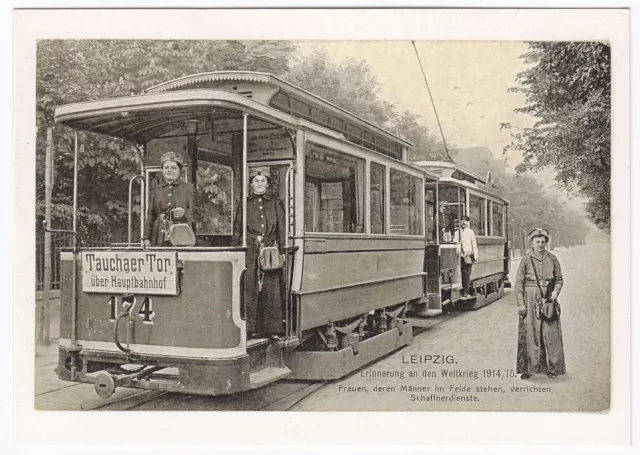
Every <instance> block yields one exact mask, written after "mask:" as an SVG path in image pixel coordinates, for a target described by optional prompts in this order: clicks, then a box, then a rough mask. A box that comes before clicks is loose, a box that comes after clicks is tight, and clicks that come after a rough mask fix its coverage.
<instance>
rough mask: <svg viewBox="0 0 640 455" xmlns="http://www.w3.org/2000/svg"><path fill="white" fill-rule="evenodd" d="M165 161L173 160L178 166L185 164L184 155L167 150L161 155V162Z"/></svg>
mask: <svg viewBox="0 0 640 455" xmlns="http://www.w3.org/2000/svg"><path fill="white" fill-rule="evenodd" d="M165 161H173V162H174V163H176V164H177V165H178V166H180V167H182V166H184V159H183V158H182V156H180V155H178V154H177V153H176V152H167V153H165V154H164V155H162V156H161V157H160V164H161V165H162V164H164V162H165Z"/></svg>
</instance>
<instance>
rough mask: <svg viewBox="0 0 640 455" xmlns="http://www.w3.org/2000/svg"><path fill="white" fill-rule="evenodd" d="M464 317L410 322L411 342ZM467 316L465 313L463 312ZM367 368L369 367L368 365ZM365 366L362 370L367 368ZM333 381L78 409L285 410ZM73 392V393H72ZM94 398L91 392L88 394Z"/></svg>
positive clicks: (131, 396)
mask: <svg viewBox="0 0 640 455" xmlns="http://www.w3.org/2000/svg"><path fill="white" fill-rule="evenodd" d="M460 314H465V312H462V311H456V310H454V311H451V312H448V313H443V314H441V315H439V316H437V317H434V318H429V319H412V320H411V321H412V322H413V324H414V327H413V330H414V342H415V341H420V335H422V334H424V333H425V332H426V333H433V334H435V333H437V332H439V331H440V330H442V327H437V326H439V325H440V324H442V323H443V322H446V321H447V320H449V319H452V318H454V317H457V316H459V315H460ZM467 314H468V313H467ZM397 352H398V351H395V352H393V353H390V354H388V355H387V356H385V357H382V358H380V359H378V360H382V359H383V358H386V357H388V356H389V355H394V354H396V353H397ZM368 366H369V365H368ZM368 366H365V367H364V368H367V367H368ZM359 371H360V370H356V371H354V372H352V373H351V374H350V375H348V376H347V377H350V376H352V375H354V374H358V373H359ZM331 382H333V381H293V380H281V381H279V382H277V383H274V384H272V385H270V386H267V387H264V388H260V389H256V390H252V391H249V392H245V393H242V394H238V395H229V396H220V397H211V396H198V395H184V394H180V393H172V392H164V391H155V390H136V389H125V388H120V389H118V391H117V392H116V394H114V396H113V397H111V398H110V399H108V400H102V399H100V398H98V397H97V395H96V396H95V397H92V398H93V399H91V400H89V401H88V402H86V403H83V404H82V405H81V406H80V407H81V409H82V410H92V411H129V410H138V411H143V410H176V409H179V410H184V411H286V410H289V409H291V408H292V407H294V406H295V405H296V404H297V403H299V402H301V401H302V400H304V399H305V398H307V397H309V396H310V395H311V394H313V393H314V392H316V391H317V390H320V389H321V388H322V387H324V386H325V385H327V384H329V383H331ZM81 387H83V388H85V389H86V388H88V387H91V389H93V387H92V386H89V385H87V384H75V383H73V384H69V383H65V384H64V385H63V386H59V387H57V388H53V389H50V390H46V391H44V392H42V393H39V394H37V395H36V408H40V409H44V408H42V407H39V406H38V405H37V402H38V398H41V399H42V398H43V396H44V395H48V394H54V395H56V394H57V395H58V396H59V399H58V400H55V399H54V401H58V402H63V401H64V400H65V397H70V396H73V394H74V392H75V391H76V390H80V389H79V388H81ZM74 389H75V390H74ZM92 393H93V394H94V395H95V392H92Z"/></svg>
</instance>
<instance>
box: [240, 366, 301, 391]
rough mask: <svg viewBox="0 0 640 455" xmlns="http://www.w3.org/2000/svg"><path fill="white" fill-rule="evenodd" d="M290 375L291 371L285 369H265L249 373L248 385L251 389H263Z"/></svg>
mask: <svg viewBox="0 0 640 455" xmlns="http://www.w3.org/2000/svg"><path fill="white" fill-rule="evenodd" d="M290 374H291V370H290V369H289V368H287V367H282V368H278V367H265V368H263V369H261V370H258V371H255V372H253V373H251V376H249V383H250V386H251V388H252V389H257V388H259V387H263V386H265V385H267V384H269V383H271V382H275V381H278V380H280V379H282V378H284V377H287V376H289V375H290Z"/></svg>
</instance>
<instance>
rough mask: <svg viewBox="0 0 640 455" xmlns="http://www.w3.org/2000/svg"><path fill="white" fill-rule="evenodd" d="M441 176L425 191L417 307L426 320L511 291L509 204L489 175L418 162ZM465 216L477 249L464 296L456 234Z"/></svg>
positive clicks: (477, 305)
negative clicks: (422, 288) (421, 293)
mask: <svg viewBox="0 0 640 455" xmlns="http://www.w3.org/2000/svg"><path fill="white" fill-rule="evenodd" d="M414 164H416V165H417V166H419V167H421V168H424V169H427V170H429V171H431V172H433V173H435V174H437V175H438V177H439V179H438V181H437V182H435V183H434V182H427V183H426V187H425V204H426V205H425V210H426V223H427V232H426V241H427V246H426V254H425V271H426V272H427V278H426V295H425V297H426V302H424V305H420V304H422V303H423V302H422V301H420V302H419V303H418V304H413V305H412V307H413V308H414V312H415V313H416V314H418V315H422V316H432V315H437V314H440V313H441V312H442V311H443V309H445V310H446V309H447V308H452V307H454V306H459V307H464V308H467V309H478V308H482V307H483V306H485V305H488V304H489V303H491V302H493V301H495V300H497V299H499V298H501V297H502V296H503V295H504V289H505V287H510V286H511V284H510V282H509V267H510V257H511V256H510V249H509V239H508V237H507V233H508V231H509V229H508V225H507V219H508V205H509V201H508V200H506V199H504V198H503V197H501V196H500V195H499V194H497V193H496V190H495V188H494V185H493V184H492V182H491V179H490V175H489V176H488V178H484V177H482V176H480V175H478V174H477V173H475V172H473V171H470V170H468V169H465V168H464V167H462V166H459V165H457V164H454V163H450V162H436V161H419V162H416V163H414ZM463 215H467V216H468V217H469V219H470V225H469V227H470V228H471V229H472V230H473V232H474V234H475V237H476V243H477V246H478V258H476V261H475V262H474V264H473V267H472V270H471V278H470V279H471V282H470V287H471V293H470V294H469V296H468V298H463V297H462V296H461V291H462V275H461V270H460V256H461V251H460V243H458V242H455V241H454V240H455V232H456V231H457V230H458V229H459V228H460V226H459V222H460V218H461V217H462V216H463Z"/></svg>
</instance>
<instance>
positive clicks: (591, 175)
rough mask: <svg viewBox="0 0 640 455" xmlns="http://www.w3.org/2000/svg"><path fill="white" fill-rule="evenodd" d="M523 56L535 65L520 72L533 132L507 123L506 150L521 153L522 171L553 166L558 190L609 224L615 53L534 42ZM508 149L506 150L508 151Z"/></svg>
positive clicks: (587, 45)
mask: <svg viewBox="0 0 640 455" xmlns="http://www.w3.org/2000/svg"><path fill="white" fill-rule="evenodd" d="M528 45H529V47H530V49H531V50H530V51H529V52H527V53H526V54H524V55H523V56H522V58H523V59H524V61H525V62H527V63H528V64H530V65H531V66H530V67H529V68H527V69H526V70H525V71H523V72H521V73H520V74H518V76H517V78H516V80H517V81H518V82H519V84H520V86H519V87H515V88H512V89H510V91H514V92H518V93H522V94H524V96H525V100H526V101H525V105H524V106H523V107H522V108H519V109H517V110H516V112H518V113H524V114H528V115H531V116H533V117H535V118H536V122H535V124H534V125H533V126H532V127H531V128H525V129H522V130H516V129H513V128H512V127H511V125H509V124H503V125H502V127H503V128H506V129H510V130H511V136H512V142H511V144H510V145H509V146H508V147H507V149H506V150H509V149H516V150H520V151H522V153H523V155H524V161H523V163H522V164H520V165H519V166H518V168H517V170H518V172H525V171H529V170H534V171H536V170H540V169H543V168H546V167H554V168H555V170H556V172H557V176H556V181H557V183H558V185H559V187H560V188H562V189H564V190H566V191H567V192H569V193H575V194H579V195H582V196H584V197H586V198H587V199H588V200H589V202H588V204H587V205H586V210H587V213H588V216H589V218H590V219H591V220H592V221H593V222H594V223H595V224H596V225H597V226H599V227H601V228H605V229H608V228H609V227H610V221H611V208H610V207H611V49H610V47H609V45H607V44H605V43H598V42H571V43H567V42H531V43H528ZM506 150H505V152H506Z"/></svg>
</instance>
